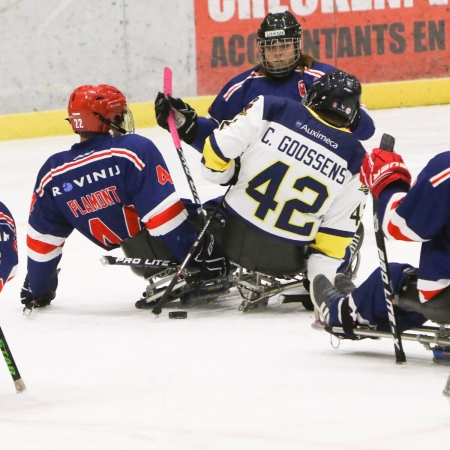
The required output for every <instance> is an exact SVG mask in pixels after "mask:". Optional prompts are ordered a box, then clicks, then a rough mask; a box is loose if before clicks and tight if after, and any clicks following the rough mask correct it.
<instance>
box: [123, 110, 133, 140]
mask: <svg viewBox="0 0 450 450" xmlns="http://www.w3.org/2000/svg"><path fill="white" fill-rule="evenodd" d="M122 128H124V130H125V131H126V132H127V134H134V131H135V127H134V118H133V113H132V112H131V110H130V109H128V108H126V109H125V111H124V112H123V122H122Z"/></svg>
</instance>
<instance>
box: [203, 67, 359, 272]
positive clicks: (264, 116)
mask: <svg viewBox="0 0 450 450" xmlns="http://www.w3.org/2000/svg"><path fill="white" fill-rule="evenodd" d="M360 98H361V85H360V83H359V81H358V80H357V79H356V78H355V77H354V76H352V75H350V74H347V73H345V72H342V71H340V70H335V71H332V72H328V73H327V74H325V75H323V76H322V77H320V78H319V79H318V80H317V81H316V82H315V83H314V84H313V85H312V86H311V88H310V90H309V91H308V94H307V96H306V101H305V104H302V103H299V102H297V101H294V100H291V99H287V98H282V97H274V96H269V95H268V96H259V97H257V98H256V99H255V100H253V101H252V102H251V103H250V104H249V105H248V106H247V107H246V108H245V110H244V111H243V112H241V113H240V114H239V115H237V116H236V118H235V119H234V120H232V121H228V122H223V123H222V125H221V127H220V128H219V129H216V130H215V131H214V133H213V134H212V135H211V136H210V137H209V138H207V140H206V142H205V146H204V150H203V159H202V162H203V165H202V172H203V175H204V176H205V178H206V179H208V180H209V181H211V182H213V183H220V184H232V185H234V186H233V187H232V188H231V190H230V191H229V193H228V194H227V196H226V199H225V203H226V207H227V209H228V211H229V217H228V219H227V225H226V226H228V224H229V223H230V221H234V222H235V223H240V224H241V226H242V228H246V229H247V231H246V232H248V233H251V231H250V230H258V231H259V233H260V239H259V240H258V241H257V245H258V248H259V249H258V253H259V252H261V250H260V248H266V247H267V248H268V250H269V251H270V256H269V257H270V264H271V265H272V267H276V266H277V265H283V264H285V263H286V259H287V256H286V253H285V252H283V253H281V251H280V252H276V251H273V249H272V248H270V245H268V244H267V241H268V240H272V241H273V242H275V241H277V242H283V243H284V244H285V248H286V252H288V251H290V250H292V249H293V248H294V249H300V252H299V253H301V252H302V251H303V254H304V252H305V251H306V250H307V249H308V252H309V259H308V262H307V271H308V276H309V277H311V276H312V277H314V276H315V275H316V274H318V273H324V272H325V273H326V274H328V276H330V277H334V275H335V273H336V272H337V271H338V270H339V269H340V266H341V265H342V263H343V258H344V255H345V251H346V248H347V246H348V245H349V243H350V241H351V240H352V237H353V235H354V233H355V231H356V229H357V227H358V224H359V222H360V220H361V214H362V208H363V206H364V204H365V202H366V198H367V189H364V188H363V187H362V185H361V182H360V180H359V170H360V167H361V163H362V160H363V158H364V155H365V150H364V148H363V147H362V145H361V143H360V142H359V140H358V139H357V138H356V137H355V136H354V135H353V134H352V133H351V132H349V131H348V130H347V127H348V125H349V124H350V123H351V122H352V121H353V119H354V118H355V117H356V116H357V115H358V112H359V108H360ZM241 234H242V233H241ZM226 250H227V255H229V256H230V251H232V250H233V249H230V248H229V246H228V245H227V246H226ZM251 257H252V256H251V255H247V258H248V259H251ZM230 260H231V261H233V262H236V263H237V261H235V259H233V258H232V257H231V256H230ZM244 267H245V266H244ZM287 270H288V268H287Z"/></svg>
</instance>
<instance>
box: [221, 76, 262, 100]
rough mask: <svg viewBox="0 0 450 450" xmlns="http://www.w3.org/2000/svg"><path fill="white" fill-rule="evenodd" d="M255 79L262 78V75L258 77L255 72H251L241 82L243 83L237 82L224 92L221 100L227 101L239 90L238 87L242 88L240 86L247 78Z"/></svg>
mask: <svg viewBox="0 0 450 450" xmlns="http://www.w3.org/2000/svg"><path fill="white" fill-rule="evenodd" d="M256 77H259V78H262V75H258V73H257V72H252V73H251V74H250V75H249V76H248V77H247V78H246V79H245V80H243V81H241V82H239V83H236V84H234V85H233V86H231V87H230V89H228V91H227V92H225V94H224V95H223V98H224V99H225V100H227V101H228V99H229V98H230V97H231V96H232V95H233V93H234V92H235V91H236V90H237V89H239V88H240V87H242V85H243V84H244V83H245V82H246V81H247V80H248V79H249V78H256Z"/></svg>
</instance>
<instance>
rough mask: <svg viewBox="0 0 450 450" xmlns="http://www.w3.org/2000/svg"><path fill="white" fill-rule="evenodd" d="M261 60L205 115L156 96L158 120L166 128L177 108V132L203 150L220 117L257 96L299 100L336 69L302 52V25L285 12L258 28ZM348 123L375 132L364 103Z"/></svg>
mask: <svg viewBox="0 0 450 450" xmlns="http://www.w3.org/2000/svg"><path fill="white" fill-rule="evenodd" d="M257 42H258V49H259V58H260V64H258V65H257V66H256V67H253V68H252V69H249V70H247V71H245V72H243V73H241V74H239V75H237V76H236V77H234V78H233V79H231V80H230V81H229V82H228V83H227V84H226V85H225V86H224V87H223V88H222V89H221V91H220V92H219V94H218V95H217V97H216V98H215V100H214V101H213V103H212V104H211V106H210V107H209V111H208V116H207V117H197V113H196V112H195V110H194V109H192V107H191V106H190V105H188V104H186V103H185V102H183V100H181V99H179V98H173V97H169V100H170V104H169V100H168V99H166V98H165V97H164V95H163V94H162V93H159V94H158V96H157V97H156V99H155V113H156V118H157V122H158V124H159V125H160V126H161V127H163V128H165V129H166V130H168V125H167V116H168V113H169V111H170V106H171V107H172V108H173V109H174V110H175V111H176V113H175V114H176V117H177V118H178V120H177V126H178V133H179V135H180V138H181V139H182V140H184V141H185V142H186V143H187V144H190V145H192V146H193V147H194V148H196V149H197V150H199V151H201V149H202V145H203V142H204V140H205V138H206V137H207V136H209V135H210V134H211V133H212V132H213V130H214V129H216V128H217V127H218V126H219V125H220V124H221V122H222V121H224V120H232V119H233V118H234V117H235V116H236V115H237V114H239V113H240V112H241V111H242V110H243V109H244V108H245V107H246V106H247V105H248V104H249V103H250V102H251V101H252V100H253V99H254V98H256V97H257V96H258V95H264V96H265V95H274V96H277V97H283V98H290V99H292V100H295V101H297V102H302V100H303V99H304V98H305V96H306V93H307V91H308V90H309V88H310V87H311V86H312V84H313V83H314V81H316V80H317V79H318V78H319V77H320V76H321V75H323V74H324V73H326V72H330V71H333V70H335V69H336V68H335V67H333V66H331V65H329V64H325V63H322V62H320V61H316V60H314V58H313V57H312V56H310V55H308V54H306V53H303V52H302V27H301V25H300V24H299V23H298V21H297V19H296V18H295V17H294V15H293V14H291V13H290V12H289V11H285V12H282V13H275V14H273V13H269V14H268V15H267V16H266V17H265V18H264V20H263V22H262V23H261V26H260V28H259V29H258V38H257ZM347 127H348V128H349V129H350V130H351V131H352V132H353V133H354V134H355V136H356V137H357V138H358V139H360V140H366V139H369V138H370V137H371V136H372V135H373V134H374V132H375V125H374V123H373V120H372V119H371V117H370V116H369V115H368V113H367V112H366V111H365V109H364V107H362V108H361V109H360V110H359V111H358V112H357V114H356V115H355V117H354V118H353V119H352V121H351V122H350V123H349V124H348V125H347Z"/></svg>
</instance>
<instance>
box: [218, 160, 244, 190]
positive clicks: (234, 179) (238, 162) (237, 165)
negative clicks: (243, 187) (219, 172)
mask: <svg viewBox="0 0 450 450" xmlns="http://www.w3.org/2000/svg"><path fill="white" fill-rule="evenodd" d="M240 170H241V158H240V157H239V156H238V157H237V158H236V159H235V160H234V175H233V176H232V177H231V178H230V179H229V180H228V181H227V182H226V183H222V184H221V186H234V185H235V184H236V183H237V180H238V177H239V172H240Z"/></svg>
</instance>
